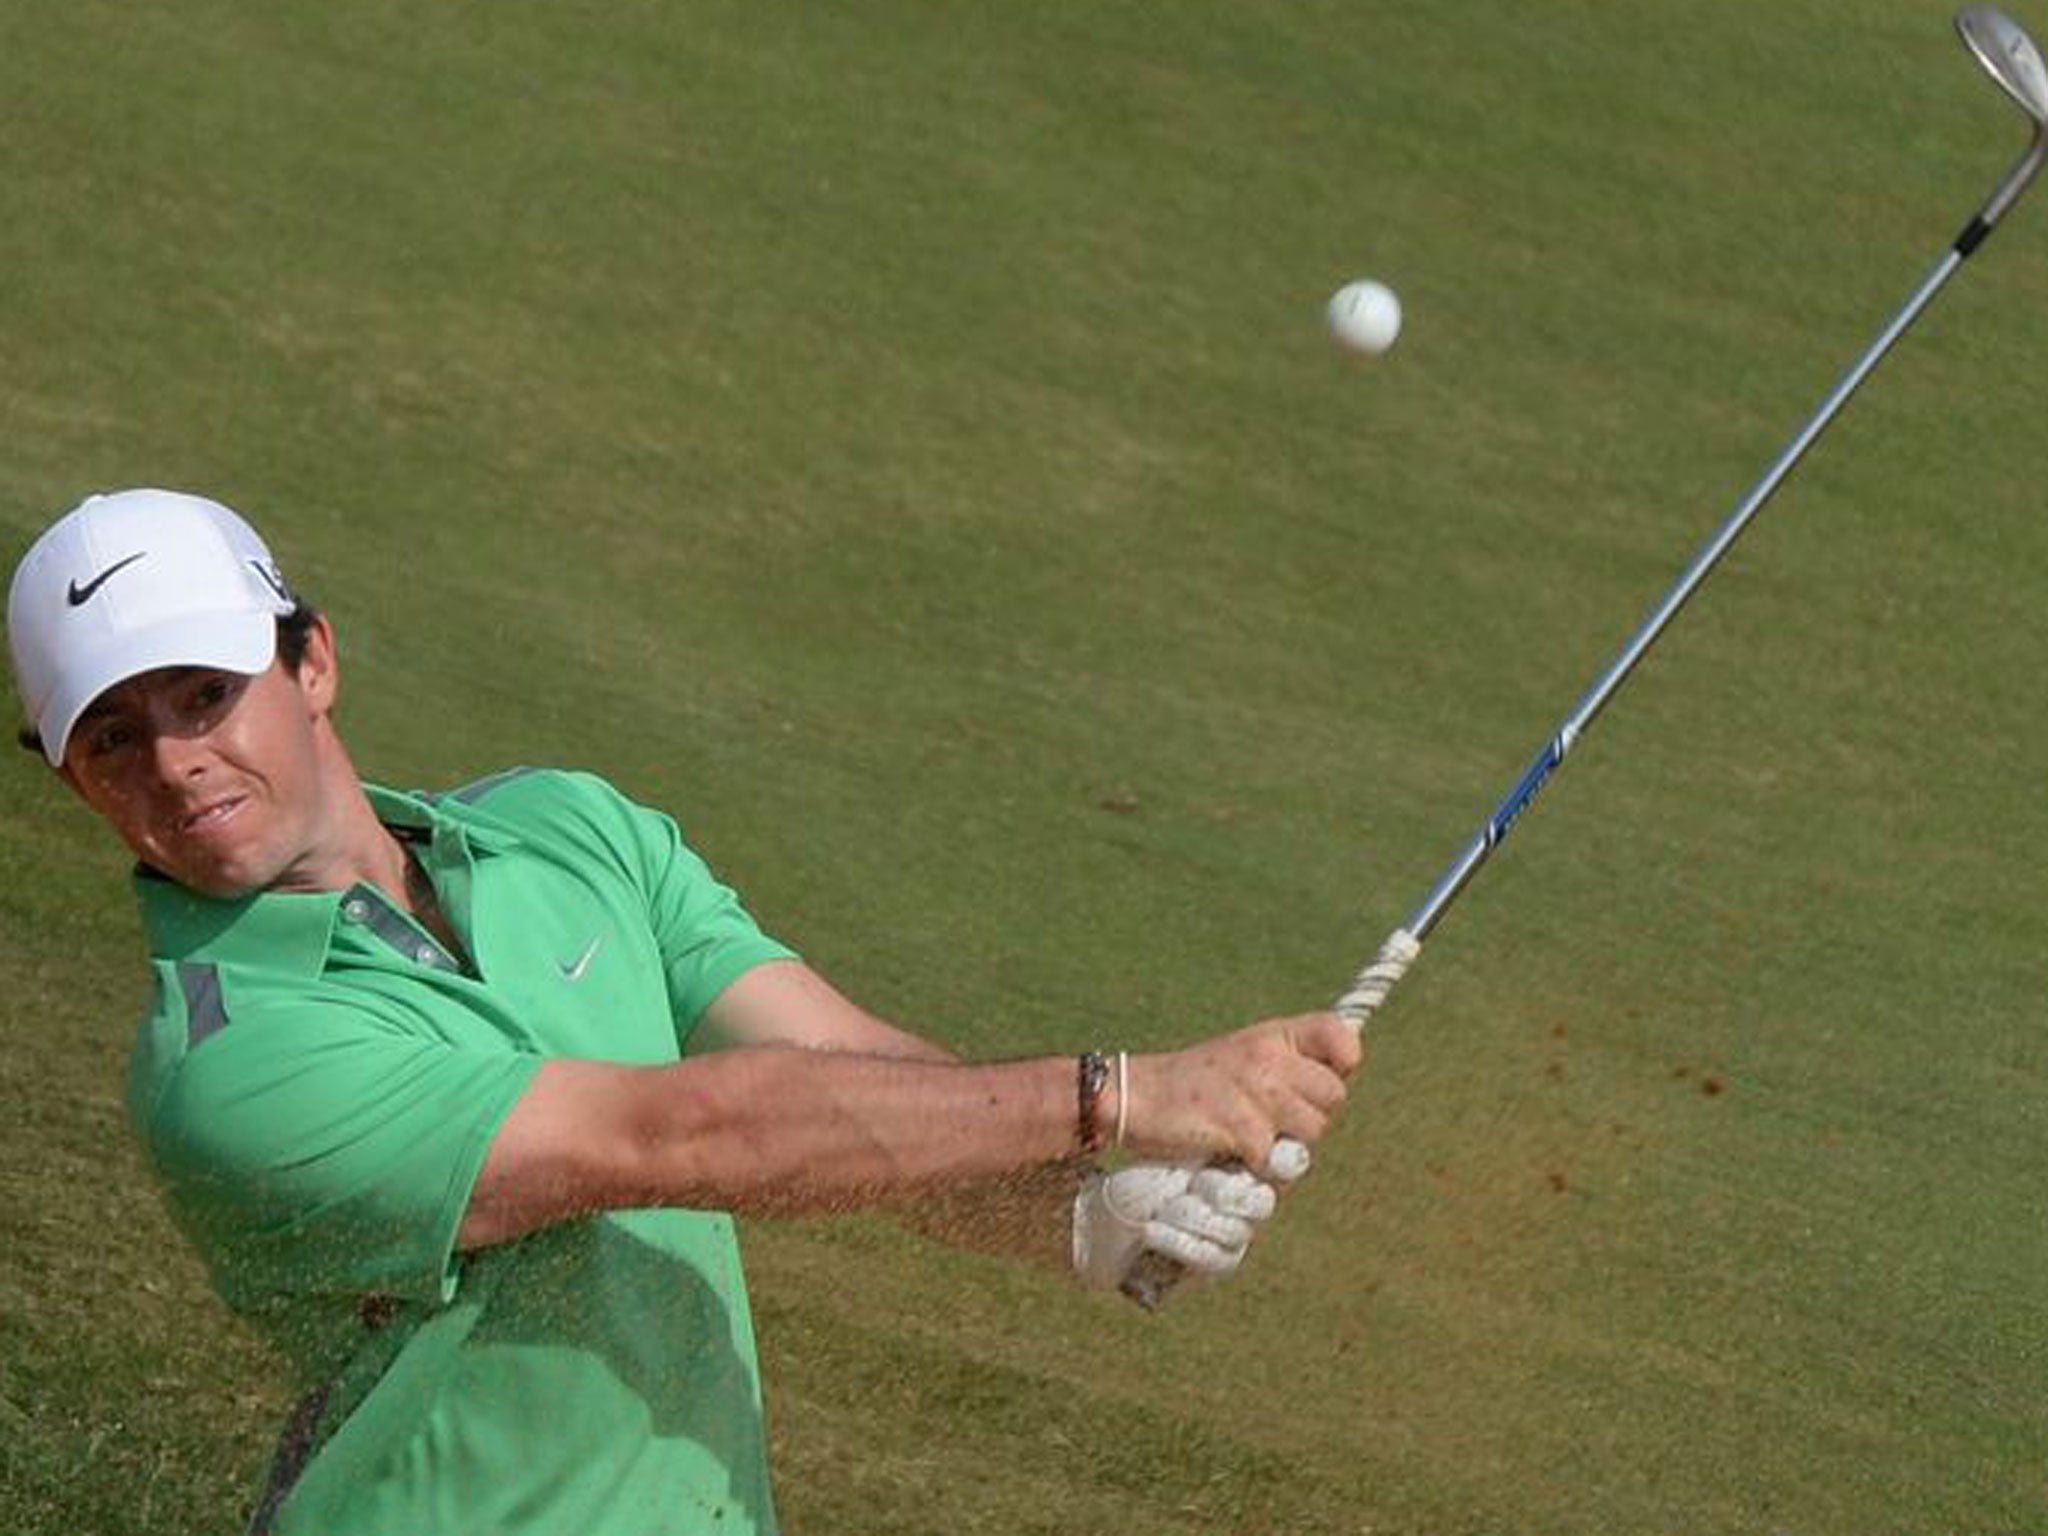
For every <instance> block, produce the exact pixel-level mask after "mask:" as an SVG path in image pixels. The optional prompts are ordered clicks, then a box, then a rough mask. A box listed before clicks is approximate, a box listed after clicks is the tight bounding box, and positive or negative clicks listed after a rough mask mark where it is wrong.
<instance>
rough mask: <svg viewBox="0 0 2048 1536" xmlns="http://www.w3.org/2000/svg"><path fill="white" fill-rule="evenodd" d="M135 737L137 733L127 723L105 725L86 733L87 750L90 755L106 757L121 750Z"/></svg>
mask: <svg viewBox="0 0 2048 1536" xmlns="http://www.w3.org/2000/svg"><path fill="white" fill-rule="evenodd" d="M134 739H135V733H134V732H133V731H131V730H129V729H128V727H127V726H125V725H103V726H100V727H99V728H98V729H97V730H93V731H89V732H87V733H86V738H85V751H86V755H87V756H88V757H106V756H108V755H110V754H112V753H115V752H118V751H120V750H121V749H122V748H123V747H125V746H127V745H128V744H129V743H130V742H131V741H133V740H134Z"/></svg>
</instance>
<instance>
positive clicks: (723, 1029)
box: [704, 960, 954, 1061]
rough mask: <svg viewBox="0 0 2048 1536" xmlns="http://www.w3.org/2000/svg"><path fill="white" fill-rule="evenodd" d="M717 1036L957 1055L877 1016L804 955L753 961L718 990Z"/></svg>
mask: <svg viewBox="0 0 2048 1536" xmlns="http://www.w3.org/2000/svg"><path fill="white" fill-rule="evenodd" d="M704 1022H705V1023H706V1024H708V1025H709V1026H710V1027H711V1030H712V1036H713V1039H714V1040H715V1041H717V1042H718V1043H721V1044H728V1045H795V1046H803V1047H805V1048H806V1049H809V1050H818V1051H856V1052H860V1053H862V1054H864V1055H869V1056H897V1057H903V1058H905V1059H908V1060H914V1061H951V1060H953V1059H954V1058H953V1054H952V1053H951V1052H950V1051H947V1050H946V1049H944V1048H943V1047H941V1046H938V1045H934V1044H933V1043H932V1042H931V1041H929V1040H925V1039H921V1038H920V1037H918V1036H916V1035H913V1034H911V1033H910V1032H909V1031H907V1030H903V1029H899V1028H898V1027H897V1026H895V1025H894V1024H891V1023H889V1022H888V1021H886V1020H884V1019H880V1018H877V1017H876V1016H875V1015H874V1014H871V1013H869V1012H868V1011H867V1010H866V1009H865V1008H862V1007H861V1006H860V1005H859V1004H858V1003H856V1002H854V1001H853V1000H852V999H850V998H848V997H847V996H846V995H845V994H844V993H842V992H840V991H839V989H838V988H836V987H834V986H833V985H832V984H831V983H830V982H829V981H827V980H825V978H824V977H822V976H820V975H819V974H818V973H817V972H816V971H814V970H812V969H811V968H810V967H809V966H807V965H805V964H804V963H803V962H802V961H801V960H773V961H769V962H767V963H765V964H762V965H757V966H755V967H754V968H753V969H752V970H750V971H748V972H746V974H744V975H743V976H741V977H739V979H738V980H736V981H734V982H733V983H731V985H729V986H727V987H726V988H725V990H724V991H722V992H720V993H719V994H718V996H717V998H716V999H714V1000H713V1002H712V1004H711V1006H710V1007H709V1008H707V1009H706V1010H705V1011H704Z"/></svg>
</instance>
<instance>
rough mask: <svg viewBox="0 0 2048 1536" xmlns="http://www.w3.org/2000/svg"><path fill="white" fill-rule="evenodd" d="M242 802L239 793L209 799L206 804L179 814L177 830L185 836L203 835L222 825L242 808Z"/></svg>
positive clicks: (242, 798) (242, 799)
mask: <svg viewBox="0 0 2048 1536" xmlns="http://www.w3.org/2000/svg"><path fill="white" fill-rule="evenodd" d="M243 804H244V797H243V796H241V795H228V796H226V797H225V798H223V799H220V800H209V801H208V802H207V803H206V804H204V805H202V806H199V807H198V808H196V809H194V810H190V811H187V812H186V813H185V814H184V815H182V816H180V817H179V818H178V831H179V833H180V834H182V835H186V836H190V835H192V834H194V833H197V834H199V835H200V836H204V835H205V834H207V833H209V832H211V831H213V830H215V829H216V828H218V827H221V826H224V825H225V824H226V823H227V821H228V820H229V819H230V818H231V817H232V816H233V815H234V814H235V812H237V811H239V810H240V809H241V808H242V806H243Z"/></svg>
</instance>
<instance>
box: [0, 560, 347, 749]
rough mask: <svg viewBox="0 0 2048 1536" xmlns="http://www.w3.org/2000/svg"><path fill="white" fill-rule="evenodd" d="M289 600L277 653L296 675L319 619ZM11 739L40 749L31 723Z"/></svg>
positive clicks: (281, 620) (316, 613)
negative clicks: (288, 609)
mask: <svg viewBox="0 0 2048 1536" xmlns="http://www.w3.org/2000/svg"><path fill="white" fill-rule="evenodd" d="M293 601H294V606H293V608H292V611H291V612H290V613H287V614H284V615H283V616H282V617H280V618H279V619H278V621H277V656H278V660H280V661H282V662H283V663H284V666H285V670H286V671H287V672H290V673H292V674H293V675H294V676H296V675H297V674H298V670H299V664H300V663H301V662H303V661H304V660H305V659H306V642H307V641H309V640H311V639H312V638H313V626H314V625H315V624H317V623H318V622H319V621H320V610H319V609H317V608H315V607H314V606H313V605H312V604H311V603H309V602H307V601H306V600H305V599H304V598H296V599H294V600H293ZM14 739H15V740H16V741H18V742H19V743H21V745H22V748H23V749H24V750H25V751H29V752H34V753H37V754H41V753H42V750H43V735H42V732H40V731H38V730H37V729H36V728H35V727H34V726H32V725H24V726H23V727H22V728H21V729H20V730H19V731H17V732H16V733H15V736H14Z"/></svg>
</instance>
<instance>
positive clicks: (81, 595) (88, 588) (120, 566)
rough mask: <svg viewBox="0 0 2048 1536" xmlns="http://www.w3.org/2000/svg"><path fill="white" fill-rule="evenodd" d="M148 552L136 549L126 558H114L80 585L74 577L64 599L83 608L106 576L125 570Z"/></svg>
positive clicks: (104, 582) (75, 606)
mask: <svg viewBox="0 0 2048 1536" xmlns="http://www.w3.org/2000/svg"><path fill="white" fill-rule="evenodd" d="M148 553H149V551H148V550H146V549H138V550H137V551H135V553H134V554H132V555H130V556H129V557H128V558H127V559H126V560H116V561H115V562H114V563H113V564H112V565H110V566H108V567H107V568H106V569H105V570H104V571H101V572H100V573H99V575H97V576H95V577H93V579H92V580H91V581H88V582H87V583H86V584H85V585H84V586H82V587H81V586H80V585H79V584H78V582H77V581H76V580H75V579H74V580H73V581H72V583H71V586H70V589H69V590H68V591H67V592H66V593H65V594H64V595H65V597H66V599H67V600H68V601H69V602H70V604H71V606H72V607H74V608H83V607H84V606H85V605H86V604H87V603H89V602H91V601H92V595H93V593H95V592H97V591H99V589H100V588H101V587H103V586H105V585H106V584H107V578H108V577H110V576H112V575H113V574H114V573H115V572H117V571H123V570H126V569H127V568H128V567H129V566H131V565H133V564H134V563H135V562H136V561H138V560H140V559H141V558H142V557H143V556H144V555H146V554H148Z"/></svg>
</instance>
